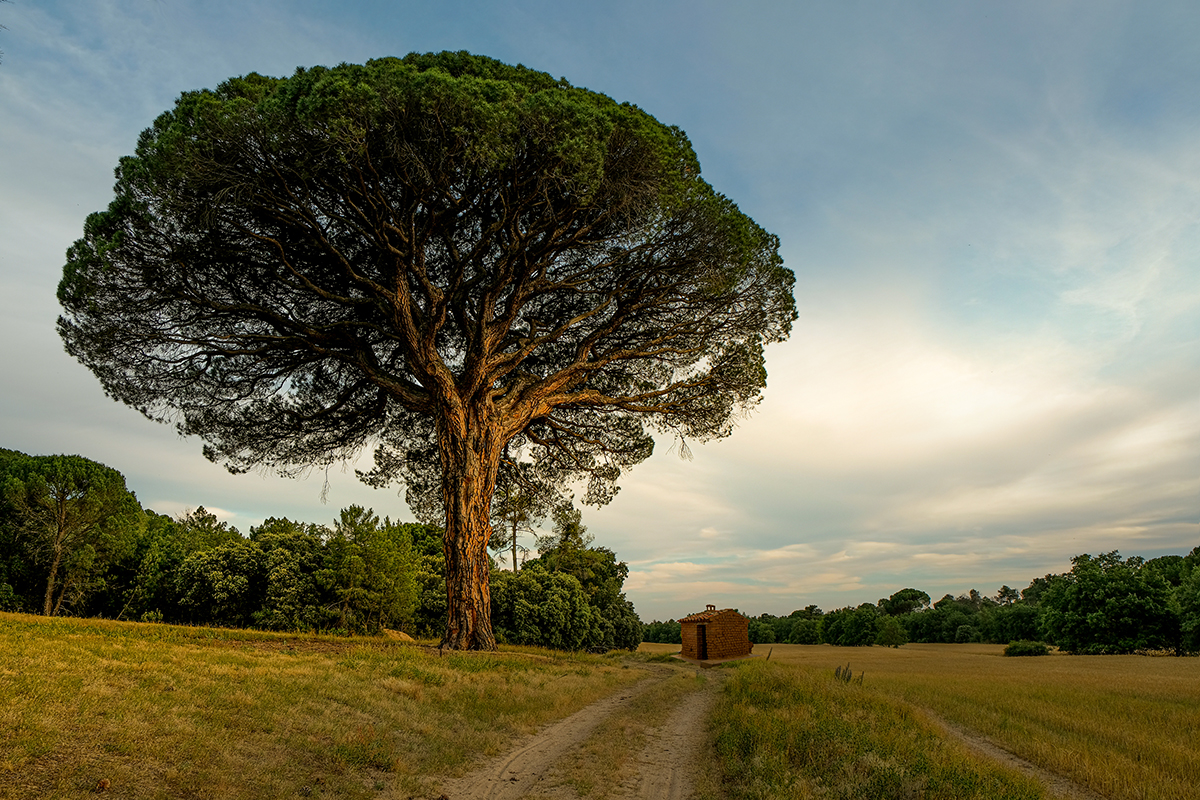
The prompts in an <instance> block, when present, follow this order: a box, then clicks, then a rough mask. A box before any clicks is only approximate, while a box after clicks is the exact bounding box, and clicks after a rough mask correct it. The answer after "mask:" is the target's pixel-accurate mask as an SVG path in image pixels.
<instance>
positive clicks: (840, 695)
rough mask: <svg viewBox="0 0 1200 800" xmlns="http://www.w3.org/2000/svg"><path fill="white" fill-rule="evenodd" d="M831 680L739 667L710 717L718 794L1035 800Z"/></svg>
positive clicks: (1022, 780)
mask: <svg viewBox="0 0 1200 800" xmlns="http://www.w3.org/2000/svg"><path fill="white" fill-rule="evenodd" d="M848 673H849V669H848V668H847V669H846V670H845V671H844V672H842V671H840V670H839V674H838V675H837V677H834V678H832V679H831V678H830V675H829V672H827V671H824V670H821V671H818V670H812V669H804V668H798V667H794V666H789V665H784V664H779V663H768V662H765V661H759V662H745V663H742V664H740V665H738V667H737V668H736V669H735V670H734V671H733V674H732V675H730V677H729V679H728V680H727V681H726V684H725V691H724V693H723V695H722V697H721V699H720V701H718V704H717V708H716V710H715V713H714V720H713V725H714V735H715V744H716V750H717V754H718V758H719V760H720V764H721V769H722V772H723V774H724V784H725V785H724V787H723V791H724V792H725V794H726V795H727V796H728V797H730V798H733V800H760V799H761V800H766V798H794V799H797V800H798V799H800V798H817V797H820V798H845V799H846V800H851V799H853V800H896V798H913V799H914V800H916V798H925V799H926V800H936V799H937V798H956V799H957V800H973V799H974V798H978V800H994V799H995V798H1006V799H1007V800H1034V799H1035V798H1044V797H1045V794H1044V792H1043V790H1042V788H1041V786H1040V785H1039V784H1037V783H1036V782H1035V781H1033V780H1031V779H1029V778H1027V777H1025V776H1024V775H1021V774H1020V773H1018V772H1016V771H1014V770H1011V769H1008V768H1005V767H1002V766H1000V765H998V764H995V763H993V762H990V761H986V760H984V759H980V758H978V757H976V756H974V755H973V754H972V753H970V752H969V751H967V750H966V749H965V748H964V747H962V746H961V745H959V744H958V743H957V742H953V741H950V740H947V739H946V738H945V737H944V736H943V735H942V734H941V732H940V731H939V730H938V729H937V728H936V727H935V726H934V725H932V724H931V723H930V722H929V721H928V720H927V719H926V718H925V717H924V716H923V715H922V714H921V713H920V712H918V711H916V710H915V709H913V707H912V706H910V705H909V704H908V703H905V702H904V701H902V700H898V699H896V698H894V697H889V696H888V695H886V694H883V693H881V692H879V691H877V690H874V689H872V688H870V687H864V686H862V685H861V684H859V683H857V682H854V683H847V682H845V681H843V679H842V675H844V674H848Z"/></svg>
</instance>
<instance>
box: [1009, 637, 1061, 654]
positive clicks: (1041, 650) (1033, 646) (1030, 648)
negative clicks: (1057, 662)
mask: <svg viewBox="0 0 1200 800" xmlns="http://www.w3.org/2000/svg"><path fill="white" fill-rule="evenodd" d="M1004 655H1006V656H1048V655H1050V647H1049V646H1048V645H1045V644H1043V643H1042V642H1031V641H1029V640H1028V639H1022V640H1020V641H1017V642H1012V643H1010V644H1009V645H1008V646H1007V647H1005V648H1004Z"/></svg>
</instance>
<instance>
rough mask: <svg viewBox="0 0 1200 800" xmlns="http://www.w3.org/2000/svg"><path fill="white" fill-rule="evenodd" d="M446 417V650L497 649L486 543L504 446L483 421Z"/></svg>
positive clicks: (442, 431) (442, 443)
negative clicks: (493, 627)
mask: <svg viewBox="0 0 1200 800" xmlns="http://www.w3.org/2000/svg"><path fill="white" fill-rule="evenodd" d="M448 416H450V419H448V420H447V421H445V422H442V423H441V425H440V426H439V430H438V448H439V451H440V455H441V462H442V497H443V499H444V501H445V505H446V538H445V542H444V552H445V555H446V608H447V619H446V635H445V637H444V638H443V639H442V646H444V647H448V648H451V649H454V650H495V649H496V638H495V636H494V635H493V633H492V608H491V602H492V601H491V589H490V577H491V572H490V566H489V559H488V555H487V544H488V538H489V536H490V534H491V525H490V524H489V512H490V511H491V504H492V493H493V492H494V491H495V488H496V472H497V470H498V468H499V465H500V453H501V450H502V445H500V444H499V443H498V438H499V437H498V436H497V434H496V432H495V431H494V430H492V429H491V428H490V426H488V425H486V424H484V423H483V422H482V421H481V420H480V418H479V416H477V415H475V414H464V415H463V416H465V419H464V418H463V416H459V417H458V418H457V419H455V418H454V416H453V415H448Z"/></svg>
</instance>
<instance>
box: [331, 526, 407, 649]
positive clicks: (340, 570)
mask: <svg viewBox="0 0 1200 800" xmlns="http://www.w3.org/2000/svg"><path fill="white" fill-rule="evenodd" d="M320 579H321V580H322V582H323V583H324V584H325V586H326V587H328V588H329V589H330V590H331V591H332V592H333V595H334V598H335V599H334V603H333V607H334V608H335V609H336V612H337V624H338V626H339V627H340V628H342V629H343V630H347V631H352V632H356V633H377V632H378V631H379V630H380V629H381V628H384V627H402V626H403V625H405V624H407V623H408V622H409V621H410V620H411V619H412V616H413V614H414V612H415V610H416V606H417V602H418V584H417V568H416V558H415V555H414V553H413V547H412V539H411V536H410V535H409V531H408V528H407V526H404V525H396V524H393V523H392V522H391V521H390V520H386V519H385V520H384V521H383V522H382V523H381V522H380V520H379V517H377V516H376V515H375V514H374V512H373V511H372V510H371V509H365V508H363V507H362V506H357V505H355V506H350V507H349V508H345V509H342V512H341V516H340V518H339V519H338V520H337V522H336V523H335V524H334V528H333V531H332V533H331V534H330V535H329V539H328V542H327V543H326V555H325V569H324V570H323V571H322V573H321V576H320Z"/></svg>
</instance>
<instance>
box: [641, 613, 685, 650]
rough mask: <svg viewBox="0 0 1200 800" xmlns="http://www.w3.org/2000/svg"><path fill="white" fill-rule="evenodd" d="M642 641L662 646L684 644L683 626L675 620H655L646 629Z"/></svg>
mask: <svg viewBox="0 0 1200 800" xmlns="http://www.w3.org/2000/svg"><path fill="white" fill-rule="evenodd" d="M642 639H643V641H647V642H659V643H661V644H683V626H682V625H680V624H679V623H678V622H676V621H675V620H673V619H669V620H667V621H666V622H659V621H658V620H654V621H653V622H651V623H650V624H648V625H646V626H645V627H644V629H643V633H642Z"/></svg>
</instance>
